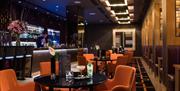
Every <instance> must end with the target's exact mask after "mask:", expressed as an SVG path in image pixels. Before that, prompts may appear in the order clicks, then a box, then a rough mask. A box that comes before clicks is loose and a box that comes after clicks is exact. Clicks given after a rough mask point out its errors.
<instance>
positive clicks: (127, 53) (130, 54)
mask: <svg viewBox="0 0 180 91" xmlns="http://www.w3.org/2000/svg"><path fill="white" fill-rule="evenodd" d="M125 55H128V56H129V60H128V64H131V63H132V61H133V60H132V59H133V56H134V52H133V51H127V52H126V53H125Z"/></svg>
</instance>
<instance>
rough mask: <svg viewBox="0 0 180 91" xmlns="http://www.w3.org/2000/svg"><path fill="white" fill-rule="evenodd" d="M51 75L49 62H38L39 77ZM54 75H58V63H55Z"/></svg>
mask: <svg viewBox="0 0 180 91" xmlns="http://www.w3.org/2000/svg"><path fill="white" fill-rule="evenodd" d="M50 74H51V62H50V61H44V62H40V75H50ZM56 75H59V62H56Z"/></svg>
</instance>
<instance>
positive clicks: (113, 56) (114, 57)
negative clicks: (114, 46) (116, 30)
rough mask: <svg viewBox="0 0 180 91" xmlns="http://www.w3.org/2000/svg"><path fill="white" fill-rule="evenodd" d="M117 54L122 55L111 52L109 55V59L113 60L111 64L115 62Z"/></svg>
mask: <svg viewBox="0 0 180 91" xmlns="http://www.w3.org/2000/svg"><path fill="white" fill-rule="evenodd" d="M119 56H123V54H116V53H113V54H111V55H110V59H111V60H113V61H112V63H113V64H116V61H117V58H118V57H119Z"/></svg>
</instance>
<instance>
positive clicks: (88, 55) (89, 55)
mask: <svg viewBox="0 0 180 91" xmlns="http://www.w3.org/2000/svg"><path fill="white" fill-rule="evenodd" d="M83 56H84V57H85V58H86V60H87V61H90V60H91V59H94V54H83Z"/></svg>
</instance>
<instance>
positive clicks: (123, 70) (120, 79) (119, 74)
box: [112, 65, 133, 86]
mask: <svg viewBox="0 0 180 91" xmlns="http://www.w3.org/2000/svg"><path fill="white" fill-rule="evenodd" d="M132 75H133V68H132V67H130V66H124V65H118V66H117V67H116V71H115V75H114V78H113V79H112V80H113V86H116V85H124V86H130V84H131V80H132Z"/></svg>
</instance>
